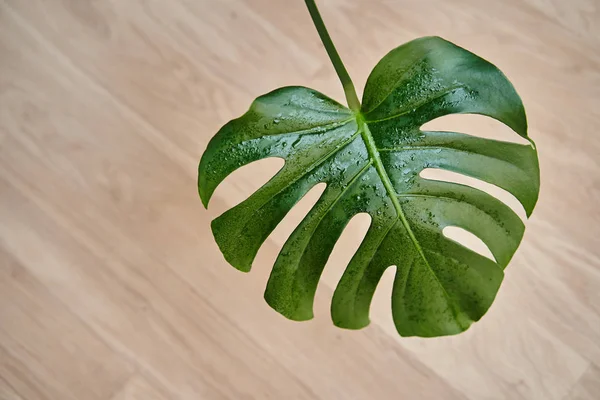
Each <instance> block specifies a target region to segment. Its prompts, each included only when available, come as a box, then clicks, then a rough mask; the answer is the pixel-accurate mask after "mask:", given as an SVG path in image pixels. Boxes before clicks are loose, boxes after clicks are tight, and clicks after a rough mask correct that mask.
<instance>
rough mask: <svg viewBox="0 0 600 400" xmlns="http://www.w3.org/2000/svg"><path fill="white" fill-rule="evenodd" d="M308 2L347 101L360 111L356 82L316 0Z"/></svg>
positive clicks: (307, 0)
mask: <svg viewBox="0 0 600 400" xmlns="http://www.w3.org/2000/svg"><path fill="white" fill-rule="evenodd" d="M304 2H305V3H306V7H307V8H308V12H309V13H310V17H311V18H312V20H313V23H314V24H315V28H317V32H319V36H320V37H321V41H322V42H323V46H325V50H327V55H329V59H330V60H331V63H332V64H333V67H334V68H335V72H336V73H337V75H338V77H339V78H340V81H341V82H342V86H343V88H344V93H345V94H346V101H347V102H348V107H350V109H351V110H352V111H355V112H358V111H359V110H360V101H359V100H358V96H357V95H356V89H355V88H354V84H353V83H352V79H350V75H349V74H348V71H347V70H346V67H345V66H344V63H343V62H342V59H341V58H340V55H339V54H338V52H337V50H336V49H335V46H334V44H333V41H332V40H331V36H329V32H327V28H326V27H325V23H324V22H323V18H321V14H320V13H319V9H318V8H317V4H316V3H315V0H304Z"/></svg>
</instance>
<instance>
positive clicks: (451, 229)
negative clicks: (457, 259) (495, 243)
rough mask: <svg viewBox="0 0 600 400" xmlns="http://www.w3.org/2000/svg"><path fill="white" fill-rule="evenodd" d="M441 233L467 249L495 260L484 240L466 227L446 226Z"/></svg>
mask: <svg viewBox="0 0 600 400" xmlns="http://www.w3.org/2000/svg"><path fill="white" fill-rule="evenodd" d="M442 233H443V234H444V236H446V237H447V238H448V239H451V240H454V241H455V242H457V243H459V244H461V245H463V246H465V247H466V248H467V249H469V250H473V251H474V252H475V253H477V254H480V255H482V256H484V257H487V258H489V259H490V260H492V261H494V262H495V261H496V259H495V258H494V255H493V254H492V252H491V251H490V249H489V247H488V246H487V245H486V244H485V243H484V241H483V240H481V239H480V238H479V237H477V236H476V235H474V234H473V233H471V232H469V231H467V230H466V229H463V228H459V227H458V226H447V227H445V228H444V230H443V231H442Z"/></svg>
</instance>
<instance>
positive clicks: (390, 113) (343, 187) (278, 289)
mask: <svg viewBox="0 0 600 400" xmlns="http://www.w3.org/2000/svg"><path fill="white" fill-rule="evenodd" d="M453 113H476V114H482V115H486V116H489V117H491V118H495V119H497V120H498V121H501V122H503V123H504V124H506V125H508V126H509V127H511V128H512V129H513V130H514V131H515V132H516V133H518V134H519V135H521V136H522V137H524V138H527V139H528V140H529V138H528V137H527V123H526V118H525V112H524V109H523V105H522V103H521V100H520V98H519V96H518V95H517V93H516V92H515V90H514V88H513V87H512V85H511V84H510V82H509V81H508V79H507V78H506V77H505V76H504V75H503V74H502V72H500V71H499V70H498V69H497V68H496V67H495V66H494V65H492V64H490V63H489V62H487V61H485V60H483V59H482V58H480V57H478V56H476V55H474V54H472V53H470V52H468V51H467V50H465V49H462V48H460V47H458V46H456V45H454V44H452V43H450V42H447V41H445V40H443V39H440V38H437V37H426V38H421V39H417V40H414V41H412V42H409V43H407V44H404V45H402V46H400V47H398V48H396V49H394V50H392V51H391V52H390V53H389V54H387V55H386V56H385V57H384V58H383V59H382V60H381V61H380V62H379V64H377V66H376V67H375V69H374V70H373V72H372V73H371V75H370V77H369V79H368V81H367V84H366V87H365V90H364V97H363V104H362V108H361V110H360V112H357V113H354V112H352V111H350V110H349V109H347V108H346V107H344V106H342V105H340V104H339V103H337V102H335V101H334V100H332V99H330V98H328V97H326V96H324V95H322V94H320V93H318V92H316V91H314V90H311V89H308V88H303V87H286V88H281V89H277V90H275V91H273V92H271V93H268V94H266V95H264V96H261V97H259V98H258V99H256V100H255V101H254V103H253V104H252V106H251V107H250V110H249V111H248V112H247V113H246V114H244V115H243V116H242V117H240V118H238V119H235V120H233V121H230V122H229V123H228V124H226V125H225V126H224V127H223V128H222V129H221V130H220V131H219V132H218V133H217V134H216V135H215V137H214V138H213V139H212V140H211V141H210V143H209V145H208V147H207V149H206V152H205V153H204V155H203V156H202V160H201V162H200V167H199V181H198V187H199V192H200V197H201V198H202V201H203V202H204V205H205V206H206V205H207V204H208V201H209V199H210V197H211V195H212V194H213V192H214V190H215V188H216V187H217V186H218V185H219V183H221V181H223V179H225V178H226V177H227V176H228V175H229V174H230V173H231V172H233V171H234V170H235V169H237V168H239V167H240V166H242V165H246V164H248V163H250V162H252V161H255V160H259V159H263V158H266V157H280V158H283V159H284V160H285V165H284V167H283V168H282V169H281V170H280V171H279V172H278V173H277V174H276V175H275V176H274V177H273V178H272V179H271V180H270V181H269V182H268V183H266V184H265V185H264V186H262V187H261V188H260V189H258V190H257V191H256V192H255V193H254V194H253V195H251V196H250V197H249V198H248V199H247V200H245V201H243V202H242V203H240V204H239V205H237V206H236V207H234V208H232V209H230V210H229V211H227V212H225V213H224V214H223V215H221V216H220V217H218V218H217V219H215V220H214V221H213V223H212V229H213V233H214V236H215V239H216V241H217V243H218V245H219V247H220V249H221V251H222V252H223V255H224V256H225V258H226V260H227V261H228V262H229V263H230V264H231V265H233V266H234V267H235V268H237V269H239V270H241V271H249V270H250V268H251V265H252V261H253V259H254V257H255V255H256V253H257V251H258V249H259V247H260V246H261V245H262V243H263V242H264V240H265V239H266V238H267V237H268V235H269V234H270V233H271V232H272V231H273V229H274V228H275V227H276V226H277V224H278V223H279V222H280V221H281V220H282V219H283V218H284V217H285V215H286V214H287V213H288V212H289V211H290V209H291V208H292V207H293V206H294V205H295V204H296V203H297V202H298V201H299V200H300V199H301V198H302V197H303V196H304V195H305V194H306V193H307V192H308V191H309V190H310V189H311V188H312V187H313V186H315V185H316V184H318V183H320V182H324V183H326V184H327V187H326V189H325V191H324V192H323V194H322V196H321V197H320V199H319V200H318V202H317V203H316V204H315V206H314V207H313V208H312V209H311V210H310V212H309V213H308V215H307V216H306V217H305V218H304V220H303V221H302V222H301V223H300V225H299V226H298V227H297V228H296V229H295V230H294V232H293V233H292V234H291V236H290V237H289V239H288V240H287V241H286V243H285V244H284V246H283V248H282V250H281V252H280V254H279V256H278V258H277V261H276V262H275V265H274V267H273V271H272V273H271V276H270V278H269V282H268V284H267V289H266V292H265V299H266V300H267V302H268V303H269V304H270V305H271V306H272V307H273V308H274V309H275V310H277V311H278V312H280V313H281V314H283V315H285V316H286V317H288V318H291V319H294V320H307V319H310V318H312V316H313V311H312V308H313V300H314V296H315V291H316V288H317V284H318V281H319V278H320V276H321V272H322V271H323V268H324V266H325V263H326V262H327V259H328V258H329V256H330V253H331V251H332V249H333V247H334V245H335V243H336V241H337V240H338V238H339V237H340V235H341V233H342V231H343V230H344V228H345V227H346V225H347V224H348V222H349V220H350V219H351V218H352V217H353V216H355V215H356V214H358V213H368V214H369V215H370V216H371V219H372V222H371V225H370V227H369V230H368V232H367V234H366V237H365V238H364V240H363V242H362V244H361V245H360V247H359V249H358V250H357V252H356V253H355V254H354V256H353V258H352V260H351V261H350V263H349V265H348V267H347V269H346V271H345V272H344V274H343V277H342V278H341V280H340V282H339V284H338V286H337V289H336V290H335V294H334V297H333V302H332V307H331V313H332V317H333V321H334V323H335V324H336V325H337V326H340V327H344V328H351V329H358V328H362V327H364V326H366V325H367V324H368V323H369V316H368V313H369V305H370V303H371V299H372V297H373V294H374V291H375V288H376V286H377V284H378V282H379V280H380V278H381V276H382V274H383V272H384V271H385V270H386V269H387V268H388V267H390V266H396V275H395V280H394V287H393V292H392V313H393V318H394V322H395V325H396V328H397V329H398V332H399V333H400V334H401V335H402V336H426V337H429V336H440V335H450V334H456V333H459V332H462V331H464V330H466V329H467V328H468V327H469V326H470V325H471V324H472V322H473V321H477V320H479V319H480V318H481V317H482V316H483V314H485V312H486V311H487V310H488V308H489V307H490V305H491V303H492V301H493V300H494V297H495V295H496V292H497V291H498V288H499V286H500V283H501V281H502V279H503V276H504V273H503V270H504V268H505V267H506V265H507V264H508V262H509V260H510V259H511V257H512V256H513V254H514V252H515V251H516V249H517V246H518V245H519V242H520V241H521V238H522V236H523V231H524V225H523V223H522V221H521V219H520V218H519V217H518V216H517V215H516V214H515V213H514V212H513V211H512V210H511V209H510V208H509V207H507V206H506V205H505V204H504V203H502V202H501V201H499V200H497V199H496V198H494V197H492V196H490V195H489V194H487V193H485V192H482V191H480V190H478V189H475V188H472V187H469V186H464V185H459V184H456V183H450V182H442V181H436V180H428V179H424V178H422V177H421V176H420V175H419V173H420V172H421V171H422V170H423V169H425V168H441V169H446V170H451V171H455V172H458V173H462V174H464V175H468V176H471V177H474V178H477V179H480V180H483V181H486V182H489V183H491V184H494V185H496V186H499V187H501V188H503V189H505V190H507V191H508V192H510V193H512V194H513V195H514V196H515V197H516V198H517V199H518V200H519V201H520V202H521V204H522V205H523V207H524V208H525V210H526V212H527V214H528V215H530V214H531V212H532V210H533V207H534V205H535V203H536V201H537V196H538V192H539V167H538V160H537V153H536V150H535V147H534V145H533V142H531V145H520V144H515V143H507V142H500V141H495V140H488V139H482V138H478V137H474V136H470V135H466V134H463V133H456V132H429V131H427V132H426V131H422V130H421V129H420V127H421V126H422V125H423V124H424V123H426V122H428V121H431V120H433V119H435V118H437V117H440V116H443V115H447V114H453ZM447 226H457V227H460V228H463V229H465V230H467V231H469V232H472V233H473V234H475V235H476V236H478V237H479V238H481V239H482V240H483V241H484V242H485V243H486V244H487V246H488V247H489V248H490V250H491V252H492V254H493V255H494V258H495V261H492V260H490V259H488V258H486V257H483V256H481V255H479V254H477V253H475V252H473V251H471V250H469V249H467V248H466V247H464V246H462V245H460V244H459V243H457V242H455V241H453V240H451V239H448V238H446V237H445V236H444V235H443V233H442V230H443V229H444V228H445V227H447Z"/></svg>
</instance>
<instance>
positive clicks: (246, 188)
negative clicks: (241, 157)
mask: <svg viewBox="0 0 600 400" xmlns="http://www.w3.org/2000/svg"><path fill="white" fill-rule="evenodd" d="M284 164H285V161H284V159H283V158H279V157H269V158H264V159H262V160H257V161H253V162H251V163H249V164H246V165H244V166H242V167H240V168H238V169H236V170H235V171H233V172H232V173H231V174H229V176H227V178H225V181H223V183H221V184H220V185H219V186H218V187H217V189H216V190H215V193H214V194H213V196H212V199H211V204H210V206H211V212H213V211H214V212H215V213H216V215H220V214H221V213H223V212H225V211H226V210H228V209H230V208H232V207H234V206H236V205H238V204H239V203H241V202H242V201H244V200H246V199H247V198H248V197H249V196H250V195H252V193H254V192H256V191H257V190H258V189H260V188H261V187H262V186H263V185H264V184H265V183H267V182H268V181H269V180H270V179H271V178H272V177H273V176H275V175H276V174H277V173H278V172H279V171H280V170H281V169H282V168H283V166H284ZM217 198H218V199H219V201H215V199H217Z"/></svg>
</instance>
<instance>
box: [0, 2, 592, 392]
mask: <svg viewBox="0 0 600 400" xmlns="http://www.w3.org/2000/svg"><path fill="white" fill-rule="evenodd" d="M319 4H321V8H322V13H323V15H324V18H325V20H326V22H327V23H328V25H329V26H330V30H331V33H332V36H333V37H334V40H335V42H336V43H337V45H338V50H339V51H340V53H341V55H342V57H343V59H344V60H345V63H346V65H347V67H348V69H349V71H350V73H351V75H352V76H353V78H354V81H355V84H356V85H357V87H359V88H360V87H362V85H363V83H364V81H365V80H366V77H367V75H368V73H369V71H370V70H371V68H372V67H373V66H374V65H375V63H376V62H377V61H378V60H379V59H380V58H381V57H382V56H383V55H384V54H385V53H386V52H387V51H389V50H390V49H392V48H393V47H395V46H397V45H399V44H401V43H404V42H406V41H408V40H410V39H413V38H415V37H418V36H424V35H433V34H435V35H440V36H442V37H445V38H447V39H449V40H451V41H454V42H455V43H457V44H459V45H461V46H464V47H466V48H468V49H470V50H472V51H474V52H475V53H477V54H480V55H481V56H483V57H485V58H487V59H489V60H491V61H492V62H494V63H495V64H496V65H498V66H499V67H500V68H501V69H502V70H503V71H504V72H505V73H506V74H507V75H508V77H509V78H510V79H511V80H512V81H513V83H514V84H515V86H516V87H517V89H518V91H519V93H520V94H521V96H522V97H523V100H524V102H525V105H526V108H527V111H528V117H529V123H530V135H531V136H532V137H533V138H534V140H535V141H536V143H537V145H538V148H539V152H540V162H541V170H542V191H541V195H540V201H539V203H538V206H537V209H536V211H535V212H534V215H533V218H532V219H531V220H530V221H529V222H528V228H527V231H526V235H525V239H524V242H523V244H522V246H521V248H520V249H519V251H518V252H517V254H516V255H515V257H514V259H513V261H512V263H511V265H510V266H509V268H508V269H507V276H506V278H505V281H504V284H503V286H502V288H501V290H500V292H499V295H498V297H497V299H496V302H495V303H494V305H493V306H492V308H491V309H490V311H489V312H488V314H487V315H486V316H485V317H484V318H483V319H482V321H480V322H479V323H477V324H475V325H474V326H473V327H472V328H471V329H470V330H469V331H467V332H466V333H464V334H462V335H459V336H455V337H447V338H439V339H417V338H409V339H403V338H400V337H398V336H397V334H396V332H395V330H394V327H393V324H392V322H391V316H390V306H389V295H390V288H391V285H390V280H389V279H390V277H391V275H390V273H391V272H392V271H388V273H386V275H385V279H384V282H382V284H381V286H380V288H378V292H377V294H376V298H375V301H374V305H373V310H372V320H373V322H372V324H371V325H370V326H369V327H368V328H366V329H364V330H361V331H345V330H341V329H338V328H335V327H334V326H333V325H332V323H331V322H330V319H329V316H328V308H329V302H330V299H331V296H332V289H333V288H334V287H335V283H336V281H337V279H339V277H340V276H341V273H342V271H343V269H344V265H345V263H346V262H347V261H348V260H349V259H350V256H351V254H352V252H353V250H354V249H355V248H356V247H357V245H358V243H359V242H360V239H361V235H364V232H365V229H366V226H367V225H368V218H363V217H362V216H359V217H357V218H356V219H355V220H353V221H352V222H351V224H350V226H349V228H348V230H347V231H346V232H345V233H344V235H343V237H342V239H341V241H340V243H339V244H338V246H336V249H335V250H334V254H333V256H332V259H331V260H330V263H329V265H328V266H327V268H326V271H325V273H324V276H323V280H322V284H321V285H320V286H319V290H318V293H317V299H316V310H315V314H316V318H315V319H314V320H312V321H310V322H305V323H297V322H291V321H288V320H286V319H284V318H283V317H281V316H279V315H278V314H277V313H275V312H274V311H272V310H271V309H270V308H269V307H268V306H267V305H266V303H265V302H264V301H263V299H262V292H263V290H264V286H265V283H266V279H267V277H268V273H269V270H270V265H272V263H273V261H274V259H275V257H276V254H277V249H278V248H279V247H280V246H281V244H282V243H283V241H284V240H285V238H286V237H287V235H288V234H289V233H290V232H291V230H292V229H293V227H294V224H295V223H297V222H298V221H299V220H300V219H301V218H302V215H303V213H306V212H307V210H308V209H309V207H310V204H311V202H314V201H315V199H316V198H317V196H318V189H315V190H314V191H313V192H311V193H310V194H309V195H308V196H307V198H306V199H303V200H302V202H301V204H299V205H298V207H297V208H296V209H295V210H294V211H293V212H292V213H291V215H290V216H288V217H287V218H286V219H285V220H284V222H283V223H282V225H281V226H280V227H278V228H277V230H276V232H274V234H273V235H271V237H270V238H269V239H268V240H267V242H266V243H265V245H264V247H263V248H262V249H261V251H260V253H259V255H258V258H257V260H256V262H255V264H254V269H253V271H252V272H251V273H250V274H247V275H246V274H242V273H240V272H238V271H236V270H234V269H233V268H231V267H229V266H228V265H227V264H226V262H225V261H224V260H223V258H222V256H221V255H220V253H219V251H218V249H217V246H216V245H215V243H214V241H213V239H212V236H211V233H210V228H209V223H210V220H211V219H212V218H214V217H215V216H216V215H218V214H219V213H220V212H222V211H224V210H225V209H227V208H228V207H231V206H232V205H234V204H236V203H237V202H239V201H240V200H242V199H243V198H244V197H245V196H247V195H248V194H250V193H251V192H252V191H254V190H255V189H256V188H258V187H259V186H260V185H261V184H262V183H264V182H265V181H266V180H267V179H268V178H269V177H270V175H271V174H272V173H273V172H274V171H276V169H277V167H278V165H280V164H279V163H278V162H276V161H271V160H268V161H265V162H261V163H258V164H254V165H252V166H249V167H247V168H245V169H242V170H240V171H238V172H236V173H235V174H233V175H232V176H231V177H230V178H228V180H227V181H226V182H225V183H224V184H223V185H222V187H220V188H219V189H218V191H217V192H216V194H215V197H214V199H213V201H212V203H211V207H210V210H209V211H206V210H204V209H203V208H202V206H201V203H200V201H199V199H198V196H197V192H196V183H195V180H196V167H197V162H198V159H199V157H200V155H201V153H202V151H203V149H204V148H205V146H206V144H207V142H208V140H209V139H210V137H211V136H212V135H213V134H214V133H215V132H216V131H217V129H218V128H219V127H220V126H221V125H222V124H224V123H225V122H226V121H227V120H229V119H231V118H234V117H237V116H239V115H240V114H242V113H243V112H244V111H245V110H246V109H247V107H248V106H249V104H250V102H251V100H252V99H253V98H254V97H256V96H258V95H260V94H263V93H265V92H267V91H270V90H272V89H274V88H276V87H279V86H284V85H291V84H299V85H304V86H309V87H313V88H315V89H317V90H320V91H322V92H324V93H327V94H329V95H330V96H332V97H334V98H336V99H338V100H342V99H343V95H342V90H341V87H340V85H339V83H338V81H337V78H336V76H335V74H334V71H333V69H332V67H331V66H330V64H329V61H328V59H327V56H326V54H325V52H324V50H323V49H322V46H321V45H320V42H319V39H318V36H317V34H316V32H315V31H314V28H313V26H312V23H311V21H310V19H309V16H308V13H307V12H306V10H305V8H304V4H303V2H302V1H301V0H277V1H276V0H178V1H160V0H154V1H143V0H103V1H100V0H98V1H91V0H89V1H88V0H47V1H44V0H0V399H2V400H16V399H18V400H38V399H40V400H41V399H44V400H54V399H57V400H88V399H89V400H96V399H97V400H141V399H143V400H167V399H436V400H437V399H448V400H453V399H470V400H479V399H543V400H552V399H564V400H593V399H598V398H600V211H599V210H598V207H599V205H600V161H599V160H600V3H599V2H598V0H571V1H563V0H507V1H492V0H485V1H480V0H455V1H441V0H439V1H437V0H436V1H433V0H431V1H427V0H422V1H407V0H403V1H400V0H322V1H320V2H319ZM434 124H438V126H443V127H445V128H449V127H455V128H456V129H459V128H461V130H462V131H465V132H466V133H473V134H481V135H484V136H486V135H488V136H494V135H497V136H498V135H499V137H506V138H512V139H514V137H513V136H516V135H513V136H510V135H509V132H507V131H506V130H503V129H505V128H504V127H502V126H500V124H497V123H494V122H493V121H492V122H490V121H488V120H485V119H483V118H477V117H471V116H461V117H458V118H454V117H449V118H447V119H442V120H440V121H436V122H434ZM450 125H452V126H450ZM502 135H504V136H502ZM500 196H501V194H500ZM507 201H510V200H507Z"/></svg>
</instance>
